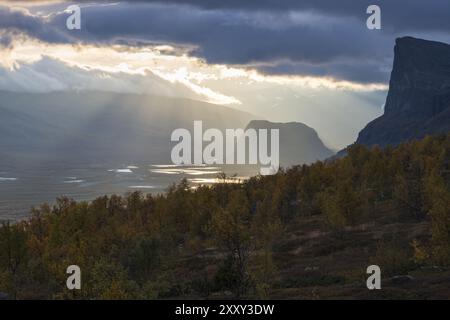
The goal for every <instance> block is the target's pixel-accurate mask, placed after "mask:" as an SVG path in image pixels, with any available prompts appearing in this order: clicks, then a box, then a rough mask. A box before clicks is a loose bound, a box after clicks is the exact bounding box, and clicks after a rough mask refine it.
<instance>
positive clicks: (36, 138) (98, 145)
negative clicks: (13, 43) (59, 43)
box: [0, 91, 254, 165]
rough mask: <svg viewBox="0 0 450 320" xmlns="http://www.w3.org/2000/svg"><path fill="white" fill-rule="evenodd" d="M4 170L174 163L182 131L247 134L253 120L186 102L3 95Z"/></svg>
mask: <svg viewBox="0 0 450 320" xmlns="http://www.w3.org/2000/svg"><path fill="white" fill-rule="evenodd" d="M0 114H1V117H0V149H1V150H4V152H2V153H1V154H0V164H2V165H11V164H13V165H25V164H26V165H29V164H31V163H37V162H39V163H47V164H48V162H55V163H60V162H63V163H67V162H70V163H72V164H74V163H95V162H105V161H110V160H113V161H114V162H116V163H117V161H126V162H133V161H139V160H142V161H153V162H154V163H157V162H160V163H168V161H170V151H171V148H172V147H173V143H172V142H171V141H170V137H171V133H172V131H173V130H174V129H177V128H186V129H188V130H192V129H193V122H194V120H202V121H203V123H204V126H205V127H212V128H218V129H225V128H243V127H244V126H245V125H246V124H247V123H248V122H249V121H250V120H251V119H252V118H254V117H253V116H252V115H250V114H248V113H245V112H241V111H238V110H235V109H232V108H227V107H224V106H219V105H214V104H209V103H205V102H199V101H194V100H188V99H177V98H166V97H158V96H150V95H139V94H123V93H111V92H97V91H92V92H89V91H80V92H52V93H15V92H6V91H0Z"/></svg>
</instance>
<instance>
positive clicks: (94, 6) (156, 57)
mask: <svg viewBox="0 0 450 320" xmlns="http://www.w3.org/2000/svg"><path fill="white" fill-rule="evenodd" d="M73 3H81V7H82V9H81V22H82V28H81V30H68V29H67V28H66V19H67V18H68V16H69V15H70V14H69V13H68V12H65V9H66V8H67V7H68V5H70V4H71V3H69V2H63V1H41V2H38V1H29V2H27V1H0V54H1V60H0V89H3V90H15V91H40V92H46V91H51V90H74V89H77V90H78V89H99V90H100V89H102V90H111V91H124V92H139V93H149V94H163V95H169V96H182V97H189V98H193V99H199V100H205V101H210V102H213V103H217V104H224V105H228V106H230V107H234V108H238V109H242V110H245V111H248V112H251V113H253V114H255V115H256V116H257V117H259V118H265V119H268V120H272V121H283V122H287V121H300V122H304V123H306V124H307V125H310V126H312V127H314V128H315V129H316V130H317V131H318V132H319V135H320V136H321V137H322V138H323V140H324V141H325V142H326V143H327V144H328V145H329V146H330V147H333V148H341V147H343V146H345V145H347V144H349V143H351V142H353V141H354V140H355V138H356V135H357V133H358V131H359V130H360V129H362V128H363V127H364V126H365V124H366V123H367V122H368V121H370V120H372V119H373V118H375V117H376V116H378V115H380V114H381V113H382V106H383V104H384V100H385V96H386V91H387V88H388V83H389V75H390V71H391V68H392V59H393V47H394V44H395V38H397V37H400V36H405V35H408V36H415V37H420V38H425V39H429V40H437V41H443V42H450V38H449V36H450V19H449V18H450V1H448V0H429V1H423V0H397V1H392V0H386V1H375V0H370V1H366V0H358V1H354V0H339V1H331V0H328V1H325V0H165V1H133V2H106V1H104V2H73ZM371 4H377V5H379V6H380V7H381V23H382V28H381V30H369V29H367V27H366V19H367V17H368V14H367V13H366V9H367V7H368V6H369V5H371Z"/></svg>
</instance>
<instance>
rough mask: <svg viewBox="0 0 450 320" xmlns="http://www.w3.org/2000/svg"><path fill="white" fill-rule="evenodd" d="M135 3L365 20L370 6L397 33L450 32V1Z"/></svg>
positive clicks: (183, 0) (199, 0)
mask: <svg viewBox="0 0 450 320" xmlns="http://www.w3.org/2000/svg"><path fill="white" fill-rule="evenodd" d="M134 2H147V3H150V2H153V3H176V4H189V5H192V6H196V7H200V8H205V9H208V10H217V9H229V10H249V11H258V10H266V11H269V10H270V11H292V10H314V11H317V12H321V13H324V14H330V15H333V16H351V17H356V18H358V19H361V20H363V19H365V16H364V13H365V11H366V8H367V7H368V6H369V5H372V4H376V5H379V6H380V7H381V9H382V13H383V20H384V23H385V26H386V27H390V28H392V29H394V30H397V31H412V30H415V31H418V30H421V31H427V30H428V31H445V32H448V30H450V19H449V15H450V1H448V0H428V1H425V0H356V1H355V0H336V1H332V0H164V1H161V0H145V1H144V0H143V1H134Z"/></svg>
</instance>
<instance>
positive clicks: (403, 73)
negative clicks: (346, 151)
mask: <svg viewBox="0 0 450 320" xmlns="http://www.w3.org/2000/svg"><path fill="white" fill-rule="evenodd" d="M394 50H395V56H394V66H393V70H392V73H391V79H390V84H389V93H388V96H387V99H386V104H385V112H384V114H383V115H382V116H381V117H379V118H377V119H375V120H374V121H372V122H370V123H369V124H368V125H367V126H366V127H365V128H364V129H363V130H362V131H361V132H360V133H359V136H358V139H357V141H356V143H360V144H365V145H375V144H378V145H380V146H386V145H396V144H399V143H401V142H404V141H407V140H411V139H415V138H422V137H424V136H425V135H427V134H439V133H446V132H449V131H450V45H448V44H445V43H440V42H434V41H427V40H421V39H415V38H411V37H404V38H399V39H397V40H396V45H395V49H394Z"/></svg>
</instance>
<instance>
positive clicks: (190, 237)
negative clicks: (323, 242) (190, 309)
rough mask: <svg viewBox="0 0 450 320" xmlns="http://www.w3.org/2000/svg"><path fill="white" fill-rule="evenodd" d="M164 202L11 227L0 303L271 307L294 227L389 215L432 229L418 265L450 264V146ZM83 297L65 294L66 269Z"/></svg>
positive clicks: (40, 213) (39, 215) (0, 236)
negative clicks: (266, 301) (235, 301)
mask: <svg viewBox="0 0 450 320" xmlns="http://www.w3.org/2000/svg"><path fill="white" fill-rule="evenodd" d="M219 178H220V179H223V181H224V183H218V184H216V185H214V186H212V187H206V186H203V187H199V188H197V189H192V188H190V186H189V184H188V183H187V181H186V180H184V181H181V182H180V183H179V184H177V185H174V186H172V187H170V188H169V189H168V190H167V192H166V193H165V194H161V195H150V194H148V195H144V194H142V193H139V192H134V193H131V194H129V195H127V196H124V197H122V196H116V195H113V196H110V197H107V196H104V197H100V198H97V199H96V200H94V201H92V202H76V201H73V200H70V199H67V198H61V199H58V200H57V202H56V204H55V205H53V206H50V205H48V204H44V205H41V206H40V207H39V208H34V209H32V216H31V218H30V219H29V220H27V221H22V222H19V223H16V224H10V223H4V224H3V225H2V226H1V227H0V292H4V293H7V294H8V295H9V297H10V298H19V299H28V298H46V299H67V298H75V299H156V298H160V299H163V298H174V297H214V295H215V294H217V293H218V292H220V293H222V294H223V295H229V296H234V297H270V292H271V286H272V284H273V279H274V274H275V273H276V272H277V263H276V261H275V260H274V259H273V255H274V245H275V244H276V243H277V241H278V240H279V239H280V238H281V237H284V236H285V235H286V234H285V233H286V229H287V227H288V226H289V225H290V224H291V223H293V222H295V221H301V219H303V218H305V217H310V216H315V215H320V216H323V218H324V221H325V222H326V225H327V228H328V230H330V232H333V233H335V234H336V235H337V236H340V235H343V236H345V232H346V230H347V228H349V227H351V226H355V225H358V224H360V223H363V222H364V221H370V220H371V219H372V218H373V216H374V215H375V214H376V212H377V210H378V209H377V208H379V206H380V204H383V203H390V204H392V205H394V207H395V210H396V212H398V216H399V217H400V218H401V219H412V220H417V221H422V220H429V221H430V225H431V230H430V233H431V236H430V237H429V238H427V239H419V240H417V241H414V243H412V244H411V246H412V247H413V249H414V261H415V263H416V264H420V265H426V264H438V265H449V264H450V209H449V208H450V134H448V135H443V136H437V137H426V138H425V139H423V140H421V141H414V142H410V143H406V144H402V145H400V146H398V147H395V148H386V149H380V148H378V147H374V148H371V149H368V148H366V147H364V146H360V145H354V146H352V147H350V148H349V149H348V155H347V156H345V157H343V158H340V159H336V160H332V161H327V162H316V163H314V164H312V165H303V166H296V167H292V168H290V169H288V170H281V171H280V172H279V173H278V174H276V175H273V176H265V177H261V176H258V177H254V178H251V179H250V180H248V181H246V182H244V183H242V184H230V183H225V181H226V177H225V176H223V175H222V176H221V177H219ZM69 265H78V266H80V268H81V270H82V290H74V291H69V290H68V289H67V288H66V279H67V276H68V275H67V274H66V268H67V267H68V266H69Z"/></svg>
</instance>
